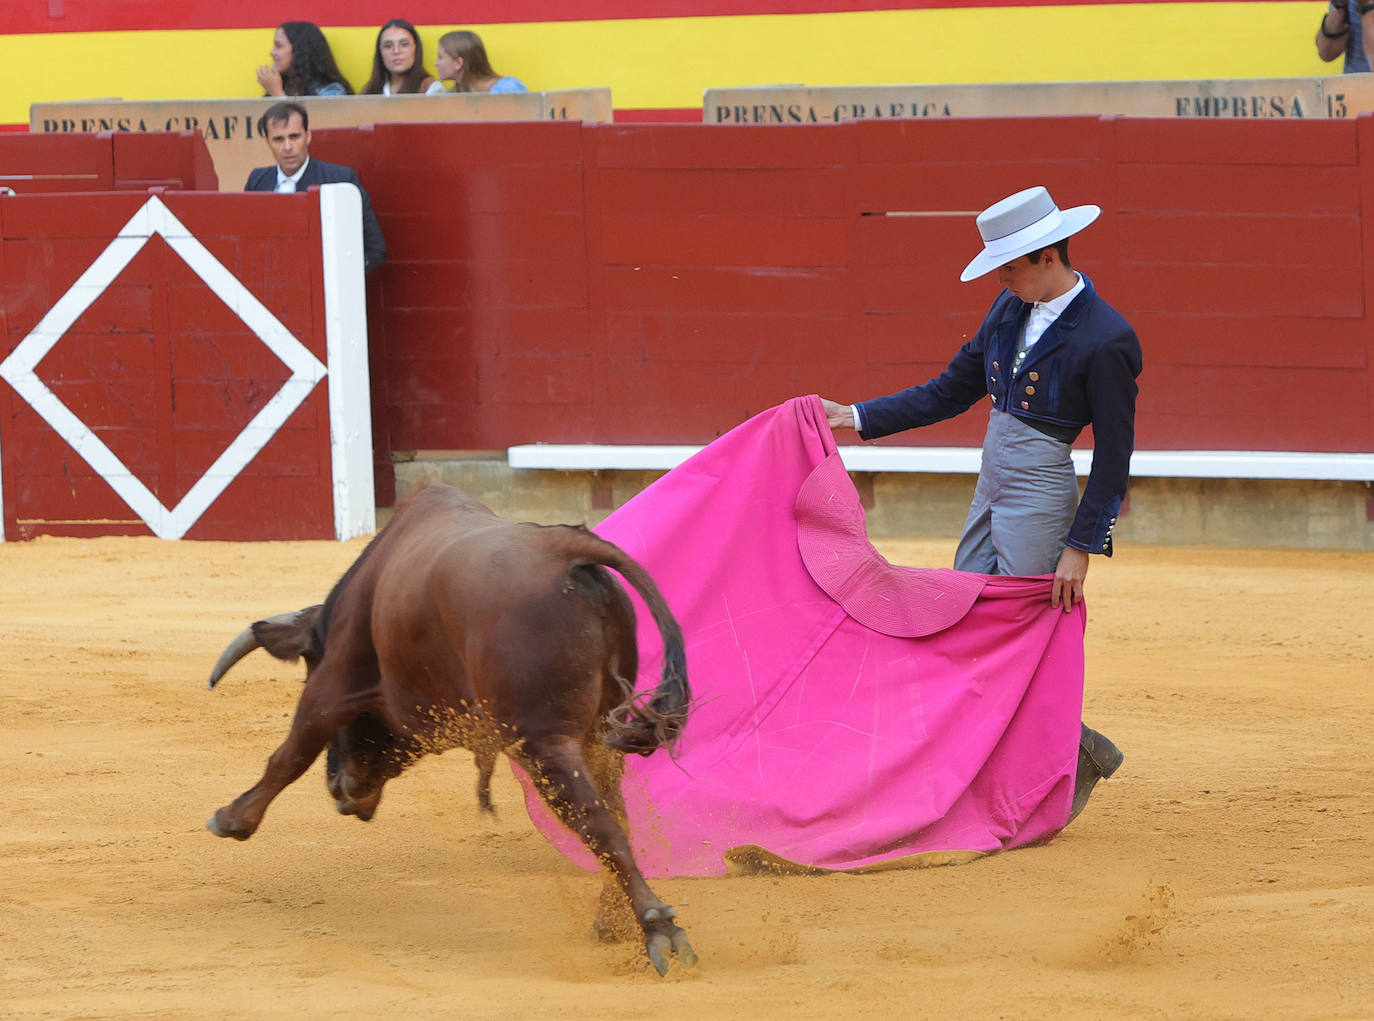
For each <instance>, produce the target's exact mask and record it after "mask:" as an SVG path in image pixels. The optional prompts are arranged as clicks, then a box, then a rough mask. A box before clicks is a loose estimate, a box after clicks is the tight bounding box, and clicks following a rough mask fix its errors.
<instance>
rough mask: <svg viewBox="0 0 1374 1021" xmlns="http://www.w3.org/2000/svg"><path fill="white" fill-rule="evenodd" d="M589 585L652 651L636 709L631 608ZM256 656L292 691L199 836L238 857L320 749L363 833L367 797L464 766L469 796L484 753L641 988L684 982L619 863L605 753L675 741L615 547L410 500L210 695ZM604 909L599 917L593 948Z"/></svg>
mask: <svg viewBox="0 0 1374 1021" xmlns="http://www.w3.org/2000/svg"><path fill="white" fill-rule="evenodd" d="M607 567H609V568H613V569H614V570H615V571H617V572H618V573H619V574H620V575H621V577H623V578H624V579H626V581H628V582H629V583H630V584H631V585H633V586H634V587H635V589H636V590H637V591H638V592H639V594H640V595H641V596H642V597H643V599H644V602H645V603H646V604H647V605H648V607H649V610H650V612H651V613H652V614H653V618H654V621H655V623H656V624H657V625H658V628H659V631H660V633H661V634H662V636H663V648H664V657H663V672H662V678H661V681H660V683H659V685H658V687H657V689H656V690H655V692H654V693H653V695H652V696H651V697H650V698H648V699H647V700H644V699H636V698H634V697H633V694H632V691H631V686H632V685H633V683H634V679H635V676H636V673H637V670H638V652H637V649H636V646H635V623H634V608H633V606H632V605H631V603H630V600H629V597H628V596H627V595H626V594H625V591H624V590H623V589H622V588H621V587H620V585H619V584H617V583H616V581H615V580H614V579H613V578H612V576H611V575H610V574H609V572H607V571H606V570H605V569H604V568H607ZM259 645H261V646H262V647H263V648H265V649H267V651H268V652H270V653H272V655H274V656H277V657H278V658H280V659H285V660H295V659H297V658H301V657H303V658H304V659H305V661H306V669H307V675H306V684H305V689H304V692H303V693H302V695H301V700H300V704H299V705H298V707H297V709H296V716H295V720H294V721H293V723H292V725H291V733H290V734H289V735H287V738H286V740H285V741H284V742H283V743H282V745H281V747H279V748H278V749H277V750H276V751H275V752H274V753H273V754H272V757H271V758H270V759H269V760H268V763H267V769H266V771H265V772H264V774H263V777H262V779H261V780H259V781H258V782H257V784H256V785H255V786H253V787H252V788H250V789H249V790H247V791H245V792H244V793H243V794H242V795H240V796H239V797H238V798H237V799H236V800H235V801H234V802H233V803H231V804H229V805H226V806H224V807H223V808H221V809H220V810H219V811H217V812H216V813H215V814H214V816H213V817H212V818H211V819H210V821H209V822H208V823H207V824H206V826H207V828H208V829H209V830H210V831H211V832H212V833H215V834H216V835H218V836H221V837H234V838H236V839H238V840H246V839H247V838H248V837H251V836H252V835H253V833H254V831H256V830H257V828H258V826H259V824H261V822H262V817H263V813H264V812H265V811H266V810H267V806H268V804H269V803H270V802H271V801H272V799H273V798H274V797H276V796H277V794H278V793H280V792H281V791H282V789H283V788H285V787H286V785H287V784H289V783H291V782H292V781H294V780H295V779H296V778H297V777H299V776H300V775H301V774H302V773H304V772H305V770H306V769H307V768H308V767H309V766H310V764H311V763H312V762H313V761H314V760H315V759H316V757H317V756H318V755H319V753H320V751H321V750H322V749H324V748H325V747H326V745H327V746H328V748H329V753H328V757H327V760H326V776H327V781H328V785H329V791H330V793H331V794H332V795H333V797H334V799H335V802H336V804H337V806H338V809H339V811H340V812H342V813H343V814H345V815H356V816H358V817H359V818H361V819H364V820H367V819H371V818H372V815H373V813H374V812H376V810H377V804H378V802H379V801H380V800H381V796H382V787H383V785H384V784H385V783H386V781H387V780H389V779H391V778H392V777H394V776H397V775H399V774H400V773H401V772H402V771H403V770H404V769H405V768H406V766H408V765H409V764H410V763H412V762H414V761H415V760H416V759H418V758H420V757H421V756H422V755H425V754H428V753H431V752H442V751H444V750H446V749H449V748H455V747H466V748H470V749H472V750H474V751H475V752H476V753H477V759H478V764H479V768H480V770H481V772H482V779H480V780H479V790H480V787H481V786H482V785H483V784H484V783H485V781H486V778H488V777H489V776H490V767H491V763H492V762H493V761H494V759H495V757H496V755H497V754H498V753H500V752H504V753H505V754H506V755H508V756H510V757H511V758H512V759H514V760H515V761H516V762H518V763H520V764H521V765H522V766H523V767H524V768H525V769H526V771H527V772H528V773H529V774H530V776H531V777H533V778H534V781H535V783H536V784H537V786H538V788H539V791H540V793H541V795H542V796H543V798H544V800H545V801H546V802H547V803H548V805H549V807H550V808H551V809H552V810H553V811H554V813H555V814H556V815H557V816H558V818H560V819H561V820H562V821H563V822H564V823H565V824H566V825H567V826H568V827H569V828H570V829H571V830H572V831H573V832H575V833H577V834H578V835H579V836H580V837H581V838H582V840H583V842H584V843H585V844H586V845H587V847H588V848H589V849H590V850H591V851H592V852H593V853H594V854H595V855H596V857H597V859H598V860H599V861H600V862H601V863H602V864H603V865H604V866H605V867H606V868H607V869H608V870H609V872H610V877H608V885H609V883H610V882H611V880H612V879H613V880H614V882H615V883H616V884H618V886H619V889H620V890H622V891H623V892H624V895H625V896H626V897H628V899H629V904H630V907H631V909H632V910H633V912H634V916H635V919H636V920H637V922H638V924H639V927H640V928H641V929H642V930H643V935H644V943H645V949H646V951H647V953H648V955H649V958H650V960H651V961H652V962H653V964H654V967H655V968H657V969H658V971H659V973H660V974H663V973H665V972H666V971H667V969H668V963H669V959H670V957H672V956H674V955H675V956H677V957H678V959H679V960H680V961H682V962H683V963H685V964H689V965H690V964H694V963H695V962H696V956H695V954H694V953H693V951H692V947H691V944H690V943H689V942H688V940H687V934H686V933H685V932H683V930H682V929H680V928H679V927H678V926H677V924H676V923H675V921H674V917H675V916H674V913H673V909H672V908H671V907H669V906H668V905H666V904H664V903H663V902H662V901H661V900H659V899H658V898H657V897H656V896H655V895H654V893H653V891H651V890H650V889H649V886H648V884H647V883H645V881H644V877H643V876H642V875H641V874H640V872H639V868H638V866H637V865H636V864H635V861H634V858H633V857H632V856H631V853H630V845H629V841H628V840H627V838H626V835H625V830H624V823H625V809H624V803H623V801H622V799H621V793H620V780H621V776H622V773H623V769H624V761H625V752H627V751H629V752H637V753H639V754H642V755H648V754H650V753H651V752H653V751H654V750H656V749H658V748H660V747H667V746H670V745H671V744H672V742H673V741H674V740H675V738H676V737H677V735H678V734H679V732H680V731H681V729H682V726H683V724H684V723H685V721H686V717H687V703H688V700H689V698H690V692H689V689H688V686H687V673H686V661H685V656H684V652H683V644H682V632H681V630H680V629H679V627H678V624H677V622H676V620H674V618H673V615H672V613H671V612H670V611H669V609H668V606H667V603H666V602H665V601H664V599H663V596H662V595H661V594H660V592H659V590H658V587H657V586H656V585H655V584H654V582H653V579H652V578H650V577H649V575H648V573H647V572H646V571H645V570H644V569H643V568H642V567H641V566H640V565H639V564H637V563H636V562H635V561H634V560H632V559H631V558H630V557H629V556H627V555H626V554H625V553H624V552H623V551H621V550H620V549H619V548H618V547H616V546H614V545H612V544H611V543H609V542H606V541H605V540H603V539H600V538H598V537H597V536H595V535H593V534H592V533H590V532H588V531H587V530H586V529H583V528H574V527H569V526H566V525H554V526H543V525H535V524H529V523H515V522H511V521H506V520H504V519H502V518H499V517H497V516H495V515H494V514H493V513H492V512H491V511H490V510H488V509H487V508H486V507H484V506H483V505H482V504H480V503H478V502H477V501H476V500H473V499H470V498H469V497H467V496H465V495H464V494H463V493H461V492H459V491H458V490H456V489H450V488H448V487H446V486H429V487H427V488H425V489H423V490H421V491H420V492H419V493H417V494H416V495H415V496H413V497H411V498H410V499H409V500H408V501H406V502H405V503H404V504H402V505H401V506H400V507H399V508H398V509H397V511H396V513H395V515H394V516H393V518H392V520H391V521H390V522H389V523H388V524H387V526H386V527H385V528H383V529H382V530H381V531H380V532H379V533H378V534H377V536H376V538H374V539H373V540H372V542H371V543H370V544H369V545H368V546H367V548H366V549H365V550H363V553H362V555H361V556H359V558H358V559H357V561H356V562H354V564H353V566H352V567H350V568H349V569H348V571H347V572H346V573H345V574H344V576H343V577H342V578H341V579H340V580H339V582H338V584H336V585H335V586H334V589H333V591H331V592H330V593H329V597H328V598H327V599H326V600H325V602H324V604H323V605H321V606H312V607H308V608H306V609H304V610H301V611H299V612H297V613H287V614H281V615H279V616H277V617H273V618H271V619H269V620H263V621H258V622H257V623H256V624H254V625H252V627H251V628H250V629H249V630H247V631H245V632H244V633H243V634H242V635H240V636H239V638H237V639H236V640H235V641H234V642H233V643H231V644H230V646H229V648H228V649H226V650H225V652H224V654H223V655H222V656H221V657H220V660H219V662H218V663H217V664H216V665H215V669H214V672H213V674H212V675H211V677H210V686H211V687H214V685H215V683H216V682H217V681H218V680H219V679H220V677H221V676H223V674H224V673H225V671H227V670H228V669H229V668H230V667H231V666H232V665H233V664H234V663H235V662H237V661H238V660H239V659H241V658H242V657H243V656H245V655H247V653H248V652H249V651H251V650H252V649H254V648H256V647H257V646H259ZM608 892H609V891H608ZM616 900H619V898H618V897H614V896H612V897H611V898H610V899H608V897H607V896H605V895H603V897H602V912H603V914H602V917H601V918H600V919H599V920H598V925H599V927H600V928H601V929H602V931H603V932H605V931H607V930H608V929H609V928H611V926H610V925H609V920H608V919H607V918H606V916H605V913H606V912H607V911H608V910H610V909H611V907H612V906H613V905H614V903H615V901H616ZM620 902H621V903H623V900H621V901H620Z"/></svg>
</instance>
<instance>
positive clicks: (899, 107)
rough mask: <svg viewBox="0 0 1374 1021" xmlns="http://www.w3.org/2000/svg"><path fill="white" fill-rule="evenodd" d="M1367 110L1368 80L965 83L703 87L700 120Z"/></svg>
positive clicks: (1371, 94) (1370, 100) (1370, 106)
mask: <svg viewBox="0 0 1374 1021" xmlns="http://www.w3.org/2000/svg"><path fill="white" fill-rule="evenodd" d="M1369 110H1374V74H1348V75H1332V76H1329V77H1322V78H1233V79H1201V80H1187V79H1178V80H1166V81H1124V82H999V83H989V84H963V85H844V86H802V85H766V86H757V87H752V88H730V89H707V90H706V92H705V94H704V97H703V103H702V121H703V123H706V124H827V123H838V122H840V121H848V120H873V119H884V120H890V119H894V118H907V117H1031V116H1035V117H1047V116H1060V115H1079V114H1092V115H1099V116H1105V115H1113V114H1115V115H1122V116H1130V117H1209V118H1225V119H1230V118H1245V119H1255V118H1285V119H1293V118H1348V117H1354V116H1356V115H1357V114H1360V113H1364V112H1366V111H1369Z"/></svg>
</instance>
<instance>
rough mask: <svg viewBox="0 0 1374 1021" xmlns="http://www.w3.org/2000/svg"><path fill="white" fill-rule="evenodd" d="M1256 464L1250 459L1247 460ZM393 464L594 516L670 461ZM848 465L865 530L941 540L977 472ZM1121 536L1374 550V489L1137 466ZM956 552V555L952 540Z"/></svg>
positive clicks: (536, 510) (545, 507)
mask: <svg viewBox="0 0 1374 1021" xmlns="http://www.w3.org/2000/svg"><path fill="white" fill-rule="evenodd" d="M512 449H513V450H514V449H517V448H512ZM625 449H628V448H625ZM639 449H641V450H643V449H647V448H639ZM691 449H695V448H691ZM854 449H855V450H856V451H857V450H860V449H866V450H870V451H872V450H884V449H899V448H854ZM1318 456H1326V455H1318ZM1348 456H1349V455H1348ZM1358 456H1362V457H1367V456H1368V455H1358ZM675 463H676V462H675ZM846 463H847V464H848V461H846ZM1195 467H1198V466H1195ZM1261 467H1262V466H1261V465H1258V464H1257V465H1253V466H1252V470H1254V471H1259V470H1260V469H1261ZM1347 467H1349V463H1348V462H1347ZM851 469H852V465H851ZM1199 470H1200V467H1199ZM1288 470H1295V469H1292V468H1290V469H1288ZM395 471H396V494H397V498H398V499H401V498H404V497H405V496H406V495H407V494H409V493H410V492H412V491H413V490H414V489H415V488H416V487H417V486H419V485H420V484H421V483H422V482H423V481H426V480H427V481H434V482H444V483H447V484H449V485H454V486H457V487H459V488H460V489H463V490H465V491H466V492H468V493H470V494H471V495H472V496H474V497H476V498H477V499H479V500H481V501H482V502H483V503H486V504H487V505H488V506H490V507H491V508H492V509H493V510H495V511H497V512H498V513H501V514H504V515H506V516H508V517H513V518H517V519H521V520H528V521H539V522H542V523H546V524H552V523H557V522H569V523H579V522H581V523H586V524H588V525H595V524H598V523H599V522H600V521H602V520H603V519H604V518H605V517H606V516H607V515H608V514H610V513H611V511H613V510H615V509H616V508H617V507H620V506H621V505H623V504H625V503H626V502H628V501H629V500H630V499H632V498H633V497H634V496H635V495H636V494H637V493H639V491H640V490H642V489H644V488H645V487H647V486H649V485H650V484H652V483H653V482H654V481H655V480H656V479H658V478H659V477H660V476H661V475H662V474H663V473H664V471H666V468H658V467H628V468H614V469H611V468H593V469H584V470H573V469H566V468H564V469H552V468H550V469H542V470H531V469H526V468H516V467H512V466H511V465H510V464H508V463H507V462H506V461H504V460H502V459H501V457H500V456H499V454H498V455H497V456H494V457H490V456H489V457H426V456H425V455H424V454H422V453H421V454H417V455H415V456H414V457H413V458H412V459H411V460H408V461H404V462H401V463H397V464H396V465H395ZM850 475H851V477H852V478H853V479H854V484H855V486H856V487H857V488H858V490H859V494H860V497H861V498H862V500H863V504H864V507H865V509H866V512H867V516H868V530H869V534H870V535H872V536H874V537H875V538H896V537H906V536H911V537H920V536H927V537H932V538H946V539H949V540H950V542H951V544H952V543H953V541H954V540H955V539H957V538H958V535H959V531H960V529H961V528H962V526H963V523H964V516H965V514H966V513H967V511H968V504H969V500H970V498H971V497H972V495H973V486H974V478H975V476H974V475H973V474H972V473H971V472H970V471H944V472H939V471H934V470H927V471H916V470H912V469H907V470H904V471H867V470H857V471H856V470H851V472H850ZM1114 535H1115V538H1116V541H1117V549H1118V551H1119V552H1120V553H1122V554H1128V553H1129V550H1130V544H1131V543H1132V542H1139V543H1149V544H1160V545H1180V546H1288V547H1297V548H1311V549H1352V550H1371V549H1374V496H1371V486H1370V483H1369V482H1367V481H1362V480H1351V479H1327V478H1297V479H1293V478H1266V477H1259V476H1256V477H1250V478H1212V477H1205V476H1204V477H1183V476H1182V475H1179V476H1174V477H1165V476H1150V475H1142V476H1139V477H1137V478H1134V479H1133V480H1132V483H1131V492H1130V495H1129V497H1128V498H1127V502H1126V506H1125V508H1123V512H1122V514H1121V520H1120V523H1119V524H1118V525H1117V527H1116V531H1115V532H1114ZM950 552H951V556H952V555H953V546H952V545H951V551H950Z"/></svg>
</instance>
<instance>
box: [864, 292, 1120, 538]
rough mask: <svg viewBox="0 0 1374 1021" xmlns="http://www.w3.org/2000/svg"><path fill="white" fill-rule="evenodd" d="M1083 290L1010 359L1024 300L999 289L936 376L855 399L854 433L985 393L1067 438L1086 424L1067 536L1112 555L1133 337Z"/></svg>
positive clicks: (881, 431) (887, 430) (958, 408)
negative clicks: (1087, 440) (1089, 442)
mask: <svg viewBox="0 0 1374 1021" xmlns="http://www.w3.org/2000/svg"><path fill="white" fill-rule="evenodd" d="M1083 284H1084V287H1083V290H1082V291H1081V292H1079V294H1078V296H1077V297H1076V298H1074V299H1073V301H1071V302H1070V303H1069V307H1068V308H1066V309H1065V310H1064V313H1063V314H1062V315H1061V316H1060V317H1059V318H1058V319H1056V320H1055V321H1054V322H1053V323H1052V324H1051V325H1050V327H1049V329H1047V330H1046V331H1045V333H1044V335H1043V336H1042V337H1041V338H1040V339H1039V340H1038V341H1036V342H1035V344H1034V345H1032V347H1031V349H1030V351H1028V352H1027V353H1026V359H1025V362H1024V364H1023V365H1022V366H1021V371H1020V372H1018V373H1017V374H1016V376H1015V378H1013V377H1012V376H1011V366H1012V362H1013V360H1014V359H1015V358H1016V347H1017V343H1018V341H1019V339H1020V336H1021V330H1022V328H1023V327H1024V326H1025V323H1026V319H1027V318H1028V317H1029V315H1030V309H1031V306H1030V305H1028V304H1027V303H1026V302H1024V301H1022V300H1021V299H1020V298H1017V297H1014V296H1013V295H1012V294H1011V292H1009V291H1003V292H1002V293H1001V294H999V295H998V296H997V300H996V301H994V302H993V303H992V309H991V310H990V311H989V312H988V315H987V318H986V319H984V320H983V325H982V326H980V327H979V328H978V332H977V333H976V334H974V336H973V338H972V339H971V340H969V342H968V343H967V344H965V345H964V346H963V347H961V348H960V349H959V351H958V353H957V354H956V355H955V356H954V358H953V360H952V361H951V362H950V363H949V366H948V367H947V368H946V369H945V371H944V372H942V373H941V374H940V375H939V376H937V377H936V378H935V379H932V380H930V382H928V383H924V384H922V385H921V386H913V387H909V388H908V389H906V390H902V391H900V392H898V393H895V394H891V395H889V396H887V397H878V398H875V399H874V400H871V401H864V402H862V403H861V404H859V405H858V407H859V415H860V417H861V419H862V420H863V430H862V432H861V433H860V435H861V436H862V437H863V438H864V439H866V440H871V439H877V438H878V437H879V436H888V435H890V434H892V433H895V432H900V431H901V430H903V429H914V428H916V427H917V426H922V425H930V424H931V423H932V422H939V421H941V420H943V419H946V418H952V417H953V416H955V415H957V414H959V413H960V412H963V411H967V410H968V409H969V408H971V407H972V406H973V405H974V404H975V403H976V402H977V401H978V400H980V399H981V398H982V397H983V396H984V395H987V396H990V397H991V398H992V404H993V407H994V408H995V409H997V410H999V411H1005V412H1008V413H1010V414H1013V415H1015V416H1016V417H1017V418H1020V419H1022V420H1024V421H1025V422H1027V423H1028V424H1029V425H1031V426H1034V427H1035V428H1037V429H1039V430H1041V431H1042V432H1045V433H1048V434H1049V435H1051V436H1054V437H1055V438H1057V439H1060V440H1063V441H1064V442H1066V443H1072V442H1073V440H1074V438H1075V437H1077V436H1078V434H1079V433H1080V432H1082V431H1083V427H1084V426H1086V425H1088V424H1091V425H1092V427H1093V463H1092V470H1091V471H1090V472H1089V473H1088V484H1087V486H1086V488H1085V489H1084V491H1083V496H1082V499H1080V500H1079V502H1078V512H1077V514H1076V515H1075V516H1074V520H1073V525H1072V526H1071V527H1070V529H1069V538H1068V544H1069V545H1070V546H1072V547H1074V548H1075V549H1080V550H1085V551H1086V552H1089V553H1105V554H1106V555H1107V556H1111V555H1112V535H1111V532H1112V527H1113V526H1114V525H1115V524H1116V518H1117V514H1118V512H1119V511H1120V509H1121V501H1122V500H1123V499H1124V497H1125V496H1126V485H1127V483H1128V481H1129V479H1130V469H1131V453H1132V451H1133V450H1134V449H1135V399H1136V393H1137V391H1138V387H1137V386H1136V377H1137V376H1138V375H1140V368H1141V355H1140V341H1139V340H1137V339H1136V335H1135V331H1134V330H1133V329H1131V326H1130V324H1129V323H1128V322H1126V320H1125V319H1123V318H1122V317H1121V313H1119V312H1118V311H1117V310H1116V309H1114V308H1112V307H1111V306H1110V305H1108V304H1107V303H1106V302H1105V301H1103V300H1102V299H1101V298H1099V297H1098V296H1097V291H1096V290H1095V289H1094V288H1093V284H1092V281H1091V280H1089V279H1088V277H1087V276H1086V275H1084V276H1083Z"/></svg>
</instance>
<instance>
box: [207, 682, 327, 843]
mask: <svg viewBox="0 0 1374 1021" xmlns="http://www.w3.org/2000/svg"><path fill="white" fill-rule="evenodd" d="M319 687H320V686H319V685H315V686H313V687H312V686H307V687H306V689H305V693H304V694H303V695H302V696H301V701H300V704H299V705H298V706H297V707H296V717H295V719H294V720H293V721H292V723H291V733H289V734H288V735H287V736H286V740H285V741H283V742H282V743H281V746H280V747H279V748H277V750H276V751H275V752H273V753H272V756H271V758H269V759H268V760H267V769H266V770H265V771H264V772H263V774H262V779H261V780H259V781H258V782H257V783H256V784H254V785H253V786H252V787H250V788H249V789H248V790H246V791H244V792H243V793H242V794H240V795H239V796H238V797H237V798H235V799H234V800H233V801H232V802H230V803H229V804H227V805H225V806H224V807H223V808H221V809H219V810H218V811H217V812H215V814H214V815H212V816H211V817H210V819H209V821H208V822H206V824H205V828H206V829H207V830H209V831H210V832H211V833H213V834H214V835H215V836H217V837H233V838H234V839H235V840H247V839H248V838H249V837H251V836H252V835H253V834H254V833H256V832H257V829H258V826H259V825H261V823H262V817H263V813H265V812H266V811H267V806H268V805H270V804H271V803H272V799H273V798H275V797H276V796H277V795H278V794H280V793H281V792H282V791H283V790H284V789H285V788H286V786H287V785H288V784H290V783H292V782H293V781H294V780H296V779H297V778H298V777H299V776H300V775H301V774H302V773H304V772H305V771H306V770H307V769H309V768H310V764H311V763H312V762H314V761H315V759H316V758H317V757H318V756H319V754H320V752H321V751H322V750H323V749H324V746H325V745H326V744H328V743H329V739H330V737H331V736H332V735H333V733H334V731H335V730H336V729H337V728H338V727H339V726H341V725H342V723H343V722H346V721H345V720H342V719H340V718H338V717H336V715H334V714H330V713H324V712H321V711H320V708H319V706H318V705H317V704H316V699H315V698H314V692H315V691H318V690H319Z"/></svg>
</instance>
